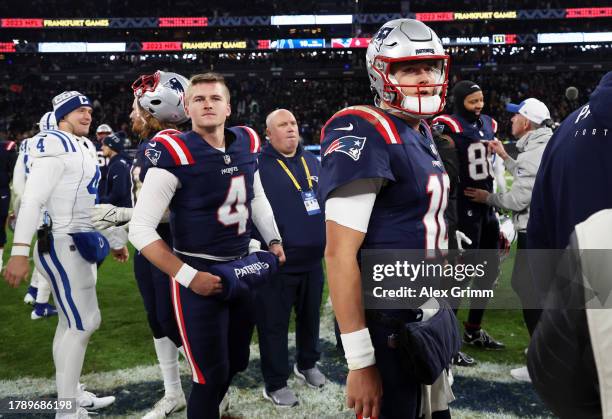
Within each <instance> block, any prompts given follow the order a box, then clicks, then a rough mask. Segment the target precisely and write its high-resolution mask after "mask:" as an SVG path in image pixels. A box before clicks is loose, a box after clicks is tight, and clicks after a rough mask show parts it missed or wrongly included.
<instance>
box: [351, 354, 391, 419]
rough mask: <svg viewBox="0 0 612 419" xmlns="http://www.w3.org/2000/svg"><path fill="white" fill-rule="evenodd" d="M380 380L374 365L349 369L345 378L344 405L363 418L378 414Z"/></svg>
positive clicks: (380, 397)
mask: <svg viewBox="0 0 612 419" xmlns="http://www.w3.org/2000/svg"><path fill="white" fill-rule="evenodd" d="M382 395H383V391H382V380H381V379H380V373H379V372H378V368H376V365H372V366H369V367H366V368H362V369H359V370H351V371H349V373H348V377H347V379H346V406H347V407H348V408H352V409H353V410H354V411H355V414H356V415H361V416H362V417H364V418H377V417H379V416H380V404H381V399H382Z"/></svg>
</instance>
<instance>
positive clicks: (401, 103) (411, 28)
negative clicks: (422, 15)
mask: <svg viewBox="0 0 612 419" xmlns="http://www.w3.org/2000/svg"><path fill="white" fill-rule="evenodd" d="M406 61H413V62H418V61H433V62H434V64H435V69H434V70H435V72H436V80H435V81H434V83H432V84H418V85H417V84H415V85H400V84H399V82H398V81H397V79H396V78H395V77H394V76H393V75H392V74H390V71H391V66H392V64H394V63H398V62H406ZM449 65H450V57H449V56H448V55H446V54H445V52H444V48H443V47H442V42H441V41H440V39H439V38H438V36H437V35H436V33H435V32H434V31H433V30H431V29H430V28H429V27H428V26H427V25H425V24H424V23H422V22H420V21H418V20H414V19H395V20H391V21H389V22H387V23H385V24H384V25H383V26H382V27H381V28H380V29H379V30H378V32H376V34H375V35H374V36H373V37H372V41H371V42H370V44H369V45H368V50H367V52H366V68H367V70H368V76H369V78H370V87H371V89H372V91H373V92H374V93H375V94H376V98H375V103H376V106H381V104H382V103H385V104H386V105H387V106H388V107H389V108H392V109H395V110H396V111H399V112H401V113H403V114H406V115H409V116H411V117H413V118H418V119H424V118H429V117H431V116H433V115H435V114H437V113H440V112H442V109H443V108H444V103H445V100H446V90H447V88H448V72H449ZM403 87H404V88H406V87H408V88H416V89H417V95H416V96H407V95H405V94H404V93H402V90H401V89H402V88H403ZM422 88H428V89H430V88H433V92H434V94H433V95H432V96H430V95H423V96H422V95H421V93H420V89H422Z"/></svg>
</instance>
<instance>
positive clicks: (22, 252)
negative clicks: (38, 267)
mask: <svg viewBox="0 0 612 419" xmlns="http://www.w3.org/2000/svg"><path fill="white" fill-rule="evenodd" d="M11 256H26V257H28V256H30V246H13V248H12V249H11Z"/></svg>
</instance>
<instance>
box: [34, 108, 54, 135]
mask: <svg viewBox="0 0 612 419" xmlns="http://www.w3.org/2000/svg"><path fill="white" fill-rule="evenodd" d="M51 129H57V121H56V120H55V114H54V113H53V112H47V113H45V114H44V115H43V116H42V117H41V118H40V121H39V122H38V130H39V131H48V130H51Z"/></svg>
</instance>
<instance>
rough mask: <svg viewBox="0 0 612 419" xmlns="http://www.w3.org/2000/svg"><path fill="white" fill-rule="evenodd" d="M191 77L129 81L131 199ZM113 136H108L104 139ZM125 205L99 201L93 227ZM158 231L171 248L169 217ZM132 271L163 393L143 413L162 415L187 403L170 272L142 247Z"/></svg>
mask: <svg viewBox="0 0 612 419" xmlns="http://www.w3.org/2000/svg"><path fill="white" fill-rule="evenodd" d="M188 84H189V81H188V80H187V79H186V78H185V77H183V76H181V75H180V74H177V73H171V72H164V71H157V72H155V73H154V74H149V75H142V76H140V77H139V78H138V79H137V80H136V81H135V82H134V83H133V84H132V89H133V90H134V102H133V103H132V112H131V113H130V120H131V122H132V131H133V132H134V133H135V134H136V135H138V136H139V137H140V138H141V139H142V141H141V142H140V144H139V146H138V150H137V152H136V157H135V159H134V162H133V164H132V169H131V178H132V203H135V202H137V200H138V194H139V192H140V187H141V186H142V182H143V180H144V178H145V175H146V173H147V168H148V166H147V165H145V161H148V159H147V157H145V150H146V149H147V148H149V146H148V144H150V142H154V141H155V140H154V139H153V138H154V137H155V136H164V135H170V134H172V135H178V134H180V131H178V130H177V128H178V126H180V125H181V124H183V123H185V122H186V121H188V120H189V117H188V116H187V115H186V113H185V91H186V90H187V86H188ZM109 138H111V137H106V138H105V139H104V140H103V141H107V140H108V139H109ZM132 203H129V205H117V206H115V205H109V204H102V205H97V206H96V209H95V210H94V216H93V221H94V225H95V226H96V227H97V228H101V229H106V228H109V227H111V226H116V225H120V224H125V223H126V222H128V221H130V218H131V217H132ZM157 234H159V236H160V237H162V238H163V240H164V242H165V243H166V244H167V245H168V246H169V247H170V248H171V247H172V236H171V235H170V225H169V224H168V221H167V220H165V221H162V222H161V223H160V224H159V226H157ZM134 275H135V277H136V281H137V283H138V289H139V290H140V294H141V295H142V299H143V302H144V306H145V310H146V312H147V320H148V323H149V327H150V328H151V331H152V333H153V345H154V347H155V353H156V354H157V359H158V361H159V366H160V369H161V372H162V378H163V381H164V390H165V392H164V397H162V399H160V400H159V401H158V402H157V403H156V404H155V406H154V407H153V409H152V410H151V411H149V412H148V413H147V414H146V415H145V416H144V417H145V418H146V419H155V418H164V417H166V416H168V415H170V414H171V413H173V412H176V411H180V410H182V409H184V408H185V406H186V401H185V394H184V392H183V389H182V387H181V379H180V375H179V362H178V355H179V349H178V348H179V347H180V346H181V345H182V343H181V338H180V336H179V332H178V327H177V325H176V321H175V318H174V311H173V309H172V299H171V297H170V286H169V281H170V278H169V277H168V275H166V274H165V273H164V272H162V271H160V270H159V269H157V268H156V267H155V266H154V265H153V264H151V262H149V261H148V260H147V259H146V258H145V257H144V256H143V255H142V253H140V252H137V253H136V255H135V256H134Z"/></svg>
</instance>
